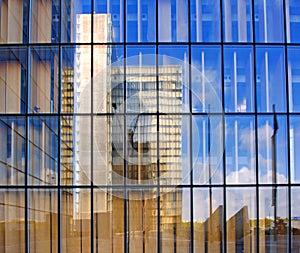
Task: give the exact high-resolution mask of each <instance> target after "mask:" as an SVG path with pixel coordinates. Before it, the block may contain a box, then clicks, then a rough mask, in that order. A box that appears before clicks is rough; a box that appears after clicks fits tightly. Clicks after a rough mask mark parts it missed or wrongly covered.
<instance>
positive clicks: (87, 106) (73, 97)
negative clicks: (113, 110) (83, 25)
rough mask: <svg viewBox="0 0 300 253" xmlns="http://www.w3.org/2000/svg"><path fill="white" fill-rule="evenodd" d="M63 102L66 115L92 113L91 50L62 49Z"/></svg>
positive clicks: (77, 48)
mask: <svg viewBox="0 0 300 253" xmlns="http://www.w3.org/2000/svg"><path fill="white" fill-rule="evenodd" d="M61 50H62V52H61V54H62V67H61V68H62V69H61V80H62V87H61V93H62V101H61V110H62V112H65V113H73V112H80V113H89V112H90V111H91V82H92V81H91V48H90V47H89V46H74V47H70V46H66V47H62V49H61Z"/></svg>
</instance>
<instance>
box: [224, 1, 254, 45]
mask: <svg viewBox="0 0 300 253" xmlns="http://www.w3.org/2000/svg"><path fill="white" fill-rule="evenodd" d="M223 27H224V29H223V36H224V39H225V41H226V42H232V41H234V42H251V41H252V2H251V1H250V0H242V1H240V0H223Z"/></svg>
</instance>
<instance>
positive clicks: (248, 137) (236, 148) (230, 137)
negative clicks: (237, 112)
mask: <svg viewBox="0 0 300 253" xmlns="http://www.w3.org/2000/svg"><path fill="white" fill-rule="evenodd" d="M225 143H226V144H225V145H226V146H225V154H226V182H227V183H229V184H250V183H255V175H256V166H255V164H256V162H255V161H256V153H255V124H254V118H253V117H252V116H243V117H230V116H227V117H226V136H225Z"/></svg>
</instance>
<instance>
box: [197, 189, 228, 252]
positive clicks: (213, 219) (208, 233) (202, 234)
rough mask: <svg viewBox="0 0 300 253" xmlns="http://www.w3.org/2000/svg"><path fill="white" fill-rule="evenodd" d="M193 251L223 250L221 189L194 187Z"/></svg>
mask: <svg viewBox="0 0 300 253" xmlns="http://www.w3.org/2000/svg"><path fill="white" fill-rule="evenodd" d="M193 202H194V205H193V206H194V209H193V212H194V215H193V217H194V252H216V253H221V252H224V249H223V248H224V246H223V245H224V242H223V235H224V228H223V227H224V226H223V224H224V207H223V191H222V190H221V189H216V188H212V189H207V188H204V189H194V191H193Z"/></svg>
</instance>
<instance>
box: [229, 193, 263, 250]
mask: <svg viewBox="0 0 300 253" xmlns="http://www.w3.org/2000/svg"><path fill="white" fill-rule="evenodd" d="M226 199H227V203H226V204H227V207H226V209H227V212H226V215H227V217H226V228H227V252H249V253H250V252H253V253H254V252H256V243H257V241H256V231H257V228H256V192H255V188H230V189H228V190H227V191H226Z"/></svg>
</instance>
